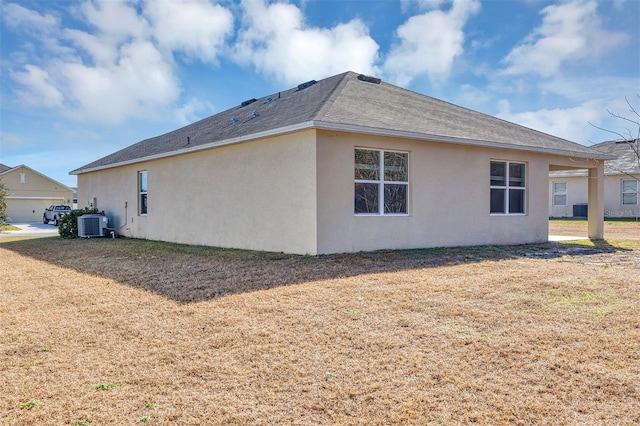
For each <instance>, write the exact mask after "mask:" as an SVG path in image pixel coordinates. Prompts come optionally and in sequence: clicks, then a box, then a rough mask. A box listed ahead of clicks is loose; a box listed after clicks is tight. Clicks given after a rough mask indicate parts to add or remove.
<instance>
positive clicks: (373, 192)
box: [354, 148, 409, 215]
mask: <svg viewBox="0 0 640 426" xmlns="http://www.w3.org/2000/svg"><path fill="white" fill-rule="evenodd" d="M354 181H355V189H354V193H355V197H354V198H355V200H354V213H355V214H357V215H407V214H408V213H409V210H408V199H409V154H408V153H406V152H398V151H383V150H377V149H360V148H357V149H356V150H355V168H354Z"/></svg>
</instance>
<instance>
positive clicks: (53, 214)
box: [42, 204, 71, 226]
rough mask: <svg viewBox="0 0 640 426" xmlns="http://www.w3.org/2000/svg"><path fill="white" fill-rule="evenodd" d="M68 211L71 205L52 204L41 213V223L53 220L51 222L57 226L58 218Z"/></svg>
mask: <svg viewBox="0 0 640 426" xmlns="http://www.w3.org/2000/svg"><path fill="white" fill-rule="evenodd" d="M70 211H71V207H70V206H67V205H65V204H52V205H50V206H49V208H48V209H46V210H45V211H44V214H43V215H42V223H44V224H48V223H49V222H51V221H53V224H54V225H55V226H58V219H60V218H61V217H62V216H64V215H65V214H67V213H69V212H70Z"/></svg>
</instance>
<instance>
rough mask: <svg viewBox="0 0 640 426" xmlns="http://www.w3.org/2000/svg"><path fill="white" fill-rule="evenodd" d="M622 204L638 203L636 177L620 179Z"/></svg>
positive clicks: (634, 204)
mask: <svg viewBox="0 0 640 426" xmlns="http://www.w3.org/2000/svg"><path fill="white" fill-rule="evenodd" d="M622 205H623V206H636V205H638V181H637V180H636V179H623V180H622Z"/></svg>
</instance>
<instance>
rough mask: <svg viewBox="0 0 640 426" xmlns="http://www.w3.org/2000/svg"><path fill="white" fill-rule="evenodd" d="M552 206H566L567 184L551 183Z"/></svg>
mask: <svg viewBox="0 0 640 426" xmlns="http://www.w3.org/2000/svg"><path fill="white" fill-rule="evenodd" d="M553 205H554V206H566V205H567V182H553Z"/></svg>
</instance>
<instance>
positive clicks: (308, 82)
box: [298, 80, 317, 90]
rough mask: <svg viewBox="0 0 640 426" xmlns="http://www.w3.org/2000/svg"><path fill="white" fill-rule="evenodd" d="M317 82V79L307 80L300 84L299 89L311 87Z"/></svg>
mask: <svg viewBox="0 0 640 426" xmlns="http://www.w3.org/2000/svg"><path fill="white" fill-rule="evenodd" d="M316 83H317V81H315V80H311V81H307V82H306V83H302V84H298V90H304V89H306V88H307V87H311V86H313V85H314V84H316Z"/></svg>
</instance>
